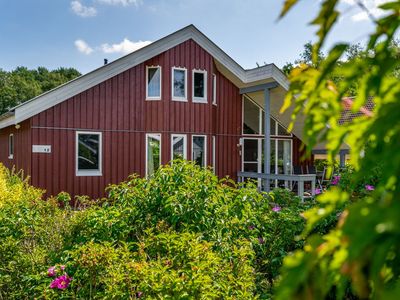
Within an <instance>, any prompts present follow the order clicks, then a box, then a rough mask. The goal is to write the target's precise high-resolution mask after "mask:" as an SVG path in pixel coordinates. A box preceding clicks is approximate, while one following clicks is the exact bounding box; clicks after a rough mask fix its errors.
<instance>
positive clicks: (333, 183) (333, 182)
mask: <svg viewBox="0 0 400 300" xmlns="http://www.w3.org/2000/svg"><path fill="white" fill-rule="evenodd" d="M339 181H340V176H333V180H332V182H331V184H332V185H337V184H338V183H339Z"/></svg>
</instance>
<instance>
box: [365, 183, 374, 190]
mask: <svg viewBox="0 0 400 300" xmlns="http://www.w3.org/2000/svg"><path fill="white" fill-rule="evenodd" d="M365 189H366V190H367V191H373V190H375V187H374V186H373V185H369V184H367V185H366V186H365Z"/></svg>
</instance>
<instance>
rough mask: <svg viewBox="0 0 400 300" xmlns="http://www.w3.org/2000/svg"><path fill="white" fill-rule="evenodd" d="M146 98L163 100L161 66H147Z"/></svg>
mask: <svg viewBox="0 0 400 300" xmlns="http://www.w3.org/2000/svg"><path fill="white" fill-rule="evenodd" d="M146 100H161V67H160V66H156V67H146Z"/></svg>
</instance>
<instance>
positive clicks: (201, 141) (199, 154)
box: [192, 136, 206, 167]
mask: <svg viewBox="0 0 400 300" xmlns="http://www.w3.org/2000/svg"><path fill="white" fill-rule="evenodd" d="M205 149H206V139H205V137H204V136H194V137H193V150H192V151H193V155H192V157H193V161H194V162H196V164H197V165H199V166H202V167H205V165H206V160H205Z"/></svg>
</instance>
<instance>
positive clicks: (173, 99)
mask: <svg viewBox="0 0 400 300" xmlns="http://www.w3.org/2000/svg"><path fill="white" fill-rule="evenodd" d="M175 70H177V71H184V72H185V96H184V97H177V96H175V95H174V81H175V72H174V71H175ZM187 90H188V86H187V69H186V68H181V67H172V69H171V99H172V101H181V102H187V101H188V99H187Z"/></svg>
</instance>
